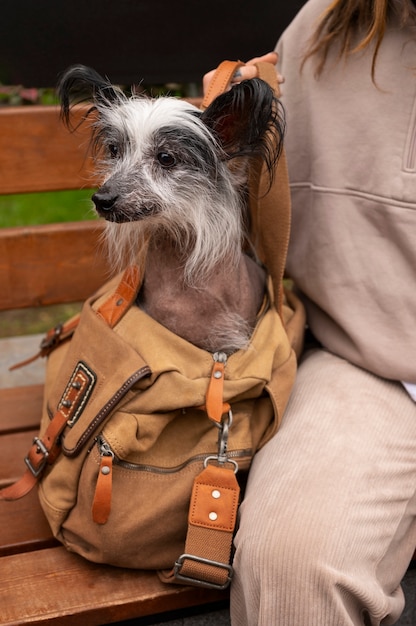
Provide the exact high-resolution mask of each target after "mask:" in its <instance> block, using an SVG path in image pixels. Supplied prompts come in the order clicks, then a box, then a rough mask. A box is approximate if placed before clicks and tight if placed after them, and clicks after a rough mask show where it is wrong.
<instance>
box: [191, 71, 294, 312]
mask: <svg viewBox="0 0 416 626" xmlns="http://www.w3.org/2000/svg"><path fill="white" fill-rule="evenodd" d="M242 65H244V63H242V62H241V61H223V62H222V63H220V65H219V66H218V67H217V69H216V71H215V73H214V76H213V78H212V80H211V82H210V84H209V87H208V90H207V93H206V95H205V97H204V99H203V101H202V105H201V109H203V110H204V109H205V108H206V107H208V106H209V105H210V104H211V102H212V101H213V100H214V99H215V98H216V97H217V96H219V95H220V94H221V93H222V92H224V91H225V90H226V89H227V88H228V87H229V85H230V84H231V80H232V78H233V76H234V74H235V72H236V71H237V70H238V68H239V67H241V66H242ZM255 65H256V67H257V76H258V78H261V79H262V80H264V81H265V82H267V83H268V84H269V85H270V86H271V87H272V89H273V91H274V93H275V95H276V97H277V98H279V97H280V88H279V83H278V81H277V74H276V68H275V66H274V65H272V64H271V63H264V62H258V63H256V64H255ZM249 207H250V216H251V220H250V223H251V228H250V233H249V238H250V240H251V242H252V244H253V245H254V248H255V250H256V253H257V255H258V257H259V259H260V261H261V262H262V263H263V264H264V266H265V267H266V268H267V271H268V272H269V274H270V276H271V278H272V283H273V291H274V295H275V303H276V308H277V311H278V312H279V314H280V317H281V318H282V319H283V303H284V292H283V276H284V270H285V264H286V256H287V249H288V245H289V235H290V216H291V200H290V189H289V177H288V171H287V163H286V154H285V151H284V149H283V150H282V152H281V155H280V158H279V162H278V164H277V167H276V171H275V173H274V178H273V182H272V186H271V187H270V188H269V177H268V174H267V172H266V171H264V170H263V169H262V166H261V164H259V163H253V165H252V167H251V168H250V175H249Z"/></svg>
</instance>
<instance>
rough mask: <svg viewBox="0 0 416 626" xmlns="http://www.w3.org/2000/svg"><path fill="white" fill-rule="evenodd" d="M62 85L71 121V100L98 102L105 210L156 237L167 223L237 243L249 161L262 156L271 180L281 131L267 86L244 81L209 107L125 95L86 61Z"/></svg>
mask: <svg viewBox="0 0 416 626" xmlns="http://www.w3.org/2000/svg"><path fill="white" fill-rule="evenodd" d="M58 91H59V95H60V99H61V105H62V114H63V118H64V120H65V121H66V123H67V125H68V126H70V118H71V106H72V104H75V103H77V102H80V101H82V100H84V101H85V100H89V101H90V102H91V103H92V107H91V108H90V109H89V113H92V112H94V115H93V116H91V119H93V145H94V147H95V154H96V157H97V166H98V168H99V171H101V173H102V177H103V184H102V186H101V187H100V189H98V191H97V192H96V193H95V194H94V196H93V201H94V203H95V206H96V210H97V212H98V213H99V214H100V215H101V216H103V217H104V218H105V219H106V220H108V221H109V222H117V223H125V222H141V224H142V227H143V228H146V229H147V232H148V233H149V234H150V235H152V234H154V231H155V229H156V230H157V229H161V228H162V229H164V230H165V231H167V232H169V233H173V236H174V237H175V238H178V237H179V233H181V234H182V235H183V234H185V240H186V241H188V242H189V241H193V242H198V240H202V239H201V238H202V237H207V233H210V235H208V237H211V238H214V237H215V238H216V239H218V240H219V245H221V246H223V245H224V237H225V238H230V239H234V240H238V241H237V245H241V233H242V221H243V215H242V212H243V209H242V197H243V194H242V188H243V186H244V182H245V178H246V172H247V167H246V163H247V162H248V161H249V160H250V159H251V158H260V159H262V160H263V161H264V162H265V163H266V165H267V168H268V170H269V172H270V178H272V176H273V172H274V170H275V165H276V162H277V159H278V157H279V153H280V150H281V145H282V139H283V133H284V116H283V111H282V108H281V105H280V103H279V102H278V101H277V99H276V98H275V97H274V94H273V92H272V90H271V88H270V87H269V85H267V83H265V82H263V81H262V80H259V79H253V80H249V81H243V82H242V83H240V84H239V85H236V86H235V87H233V88H232V89H231V90H230V91H228V92H226V93H224V94H222V95H220V96H219V97H218V98H216V99H215V100H214V102H213V103H212V104H211V105H210V106H209V107H208V108H207V109H206V110H205V111H204V112H201V111H200V110H199V109H197V108H196V107H194V106H193V105H191V104H189V103H187V102H186V101H183V100H180V99H177V98H172V97H159V98H150V97H146V96H131V97H127V96H126V95H125V94H124V93H123V92H122V91H121V90H120V89H119V88H117V87H115V86H114V85H112V84H111V83H110V82H109V81H108V80H106V79H104V78H102V77H101V76H100V75H99V74H97V72H95V71H94V70H92V69H91V68H87V67H85V66H73V67H71V68H69V69H68V70H67V71H66V72H65V73H64V74H63V76H62V78H61V80H60V83H59V87H58ZM87 117H88V116H87ZM233 164H235V166H233ZM237 165H238V166H237ZM201 245H202V244H201ZM196 247H198V244H196ZM207 254H208V253H207Z"/></svg>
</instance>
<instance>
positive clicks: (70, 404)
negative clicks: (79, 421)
mask: <svg viewBox="0 0 416 626" xmlns="http://www.w3.org/2000/svg"><path fill="white" fill-rule="evenodd" d="M62 406H65V407H66V408H67V409H69V407H70V406H72V402H71V400H62Z"/></svg>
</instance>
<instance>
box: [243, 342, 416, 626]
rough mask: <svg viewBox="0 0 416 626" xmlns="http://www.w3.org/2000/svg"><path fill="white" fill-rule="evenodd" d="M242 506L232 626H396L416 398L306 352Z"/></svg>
mask: <svg viewBox="0 0 416 626" xmlns="http://www.w3.org/2000/svg"><path fill="white" fill-rule="evenodd" d="M240 515H241V518H240V526H239V530H238V533H237V535H236V540H235V545H236V554H235V560H234V566H235V578H234V580H233V583H232V589H231V619H232V624H233V626H257V625H258V626H275V625H276V626H347V625H348V626H350V625H354V626H355V625H365V626H367V625H372V626H376V625H378V624H383V625H384V624H386V625H387V624H394V622H395V621H396V620H397V619H398V618H399V616H400V613H401V612H402V610H403V606H404V597H403V593H402V590H401V587H400V581H401V579H402V577H403V575H404V573H405V571H406V569H407V566H408V564H409V561H410V560H411V557H412V554H413V552H414V550H415V547H416V403H415V402H413V400H412V399H411V398H410V396H409V395H408V394H407V393H406V391H405V390H404V388H403V387H402V385H401V384H400V383H395V382H391V381H388V380H384V379H381V378H379V377H376V376H374V375H372V374H371V373H369V372H367V371H364V370H362V369H360V368H358V367H355V366H354V365H351V364H350V363H348V362H346V361H345V360H343V359H340V358H338V357H336V356H334V355H332V354H329V353H328V352H326V351H324V350H312V351H310V352H309V353H308V354H307V355H306V357H305V358H304V360H303V361H302V364H301V365H300V368H299V372H298V377H297V381H296V383H295V387H294V390H293V394H292V397H291V400H290V402H289V405H288V408H287V411H286V413H285V416H284V419H283V423H282V426H281V428H280V430H279V431H278V433H277V434H276V435H275V437H273V439H272V440H271V441H269V442H268V443H267V445H266V446H265V447H264V448H263V449H262V450H260V452H259V453H258V454H257V455H256V457H255V459H254V462H253V465H252V468H251V470H250V476H249V482H248V486H247V491H246V495H245V498H244V501H243V503H242V505H241V508H240Z"/></svg>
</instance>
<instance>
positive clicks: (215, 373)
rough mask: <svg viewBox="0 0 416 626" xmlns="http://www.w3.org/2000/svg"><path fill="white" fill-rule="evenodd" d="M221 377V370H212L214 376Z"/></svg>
mask: <svg viewBox="0 0 416 626" xmlns="http://www.w3.org/2000/svg"><path fill="white" fill-rule="evenodd" d="M221 377H222V374H221V372H218V371H217V372H214V378H221Z"/></svg>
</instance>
